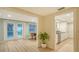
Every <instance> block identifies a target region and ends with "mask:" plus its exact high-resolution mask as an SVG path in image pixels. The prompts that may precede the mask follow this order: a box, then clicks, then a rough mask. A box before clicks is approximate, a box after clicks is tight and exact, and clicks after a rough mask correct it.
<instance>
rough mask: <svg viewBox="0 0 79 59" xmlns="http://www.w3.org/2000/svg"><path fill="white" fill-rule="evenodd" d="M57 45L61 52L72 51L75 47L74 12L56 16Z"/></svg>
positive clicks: (57, 49)
mask: <svg viewBox="0 0 79 59" xmlns="http://www.w3.org/2000/svg"><path fill="white" fill-rule="evenodd" d="M55 29H56V31H55V38H56V39H55V47H56V51H59V52H72V51H74V49H73V46H74V45H73V44H74V43H73V42H74V41H73V34H74V33H73V29H74V28H73V12H69V13H65V14H61V15H57V16H55Z"/></svg>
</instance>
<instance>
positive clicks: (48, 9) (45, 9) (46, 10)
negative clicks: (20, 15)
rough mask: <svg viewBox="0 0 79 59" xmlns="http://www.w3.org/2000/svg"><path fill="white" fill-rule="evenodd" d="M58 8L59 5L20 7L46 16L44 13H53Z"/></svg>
mask: <svg viewBox="0 0 79 59" xmlns="http://www.w3.org/2000/svg"><path fill="white" fill-rule="evenodd" d="M59 8H60V7H20V9H23V10H25V11H29V12H32V13H35V14H37V15H41V16H46V15H49V14H52V13H55V12H57V9H59Z"/></svg>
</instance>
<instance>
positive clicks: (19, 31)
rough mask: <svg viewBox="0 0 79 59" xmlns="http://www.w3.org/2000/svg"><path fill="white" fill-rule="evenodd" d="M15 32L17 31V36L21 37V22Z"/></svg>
mask: <svg viewBox="0 0 79 59" xmlns="http://www.w3.org/2000/svg"><path fill="white" fill-rule="evenodd" d="M17 33H18V37H19V38H22V24H18V27H17Z"/></svg>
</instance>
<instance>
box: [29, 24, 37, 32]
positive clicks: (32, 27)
mask: <svg viewBox="0 0 79 59" xmlns="http://www.w3.org/2000/svg"><path fill="white" fill-rule="evenodd" d="M29 27H30V28H29V30H30V32H32V33H35V32H36V24H30V25H29Z"/></svg>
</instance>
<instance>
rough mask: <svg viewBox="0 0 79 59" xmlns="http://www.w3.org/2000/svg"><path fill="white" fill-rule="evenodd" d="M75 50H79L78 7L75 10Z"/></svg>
mask: <svg viewBox="0 0 79 59" xmlns="http://www.w3.org/2000/svg"><path fill="white" fill-rule="evenodd" d="M74 35H75V37H74V38H75V51H76V52H79V8H76V12H75V34H74Z"/></svg>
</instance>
